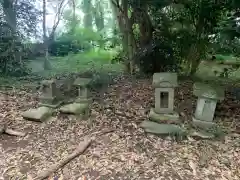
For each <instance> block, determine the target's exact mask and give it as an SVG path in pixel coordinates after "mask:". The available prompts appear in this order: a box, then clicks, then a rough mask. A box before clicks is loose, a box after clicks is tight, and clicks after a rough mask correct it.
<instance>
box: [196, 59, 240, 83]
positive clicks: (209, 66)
mask: <svg viewBox="0 0 240 180" xmlns="http://www.w3.org/2000/svg"><path fill="white" fill-rule="evenodd" d="M219 57H221V58H219ZM217 59H218V60H221V61H234V62H235V61H237V60H238V59H237V58H236V57H233V56H223V55H218V56H217ZM224 68H231V66H230V65H225V64H219V63H216V62H209V61H203V62H201V63H200V65H199V67H198V71H197V72H196V76H197V77H198V78H200V79H202V80H216V81H221V82H229V83H231V82H240V68H238V69H237V70H234V71H231V72H230V73H229V76H228V78H222V77H218V75H219V74H218V75H217V76H216V75H215V73H214V71H217V72H223V71H224Z"/></svg>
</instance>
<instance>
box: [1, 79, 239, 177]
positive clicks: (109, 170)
mask: <svg viewBox="0 0 240 180" xmlns="http://www.w3.org/2000/svg"><path fill="white" fill-rule="evenodd" d="M191 90H192V82H191V81H184V82H181V83H180V86H179V87H178V88H177V93H176V99H177V100H176V110H177V111H178V112H179V113H180V114H181V120H182V121H183V123H188V122H189V121H191V115H192V113H193V112H194V108H195V103H196V98H195V97H193V95H192V92H191ZM37 97H38V94H37V93H29V92H26V91H15V92H14V91H11V92H10V91H9V92H8V93H7V94H6V93H3V92H2V93H1V94H0V100H1V101H0V123H5V124H7V125H8V126H9V127H11V128H13V129H16V130H19V131H24V132H26V133H27V135H26V136H25V137H13V136H8V135H5V134H3V135H0V179H4V180H8V179H14V180H15V179H17V180H20V179H28V180H30V179H31V177H35V176H36V175H38V174H39V173H40V172H41V171H42V170H45V169H48V168H49V166H51V165H52V164H53V163H56V162H58V161H59V160H61V159H62V158H64V157H66V156H67V155H68V154H70V153H71V152H73V151H74V150H75V148H76V147H77V145H78V144H79V143H80V142H81V141H82V139H83V137H84V136H85V135H87V134H88V135H91V134H92V133H94V132H98V131H103V130H104V129H114V131H113V132H111V133H108V134H105V135H102V136H97V137H96V139H95V140H94V141H93V142H92V143H91V145H90V146H89V148H88V149H87V150H86V152H84V154H82V155H80V156H79V157H77V158H75V159H74V160H73V161H71V162H70V163H68V164H67V165H66V166H64V167H63V168H62V169H60V170H59V171H58V172H57V173H56V174H54V175H53V177H55V178H53V177H52V178H49V179H56V180H57V179H58V180H60V179H64V180H65V179H66V180H97V179H99V180H100V179H101V180H106V179H116V180H117V179H121V180H123V179H129V180H134V179H138V180H144V179H146V180H151V179H152V180H160V179H164V180H174V179H175V180H188V179H189V180H203V179H205V180H208V179H209V180H218V179H219V180H239V179H240V168H239V167H240V121H239V119H240V102H239V101H237V100H235V99H234V98H233V97H232V95H231V94H230V93H226V99H225V100H224V101H223V102H221V103H219V104H218V105H217V110H216V117H215V119H216V120H217V121H218V123H220V124H222V125H224V127H225V130H227V131H228V134H227V135H226V136H225V137H224V138H222V139H220V140H196V139H193V138H191V137H188V138H187V139H184V140H181V141H176V140H175V139H173V138H171V137H165V138H160V137H157V136H155V135H150V134H146V133H144V131H143V130H142V129H141V128H139V123H141V122H142V121H143V120H145V119H147V115H148V111H149V109H150V107H152V106H153V89H152V87H151V80H150V79H144V80H136V81H131V80H129V79H126V78H124V77H122V78H119V79H116V82H115V84H113V85H111V86H110V87H109V88H108V90H107V92H105V93H104V94H102V95H98V97H99V99H100V101H99V100H98V101H95V102H94V103H93V105H92V112H91V116H90V118H89V119H88V120H81V119H79V118H78V117H75V116H70V115H60V114H58V113H56V115H55V116H53V117H52V118H51V119H50V120H49V121H47V122H44V123H41V124H40V123H35V122H31V121H26V120H23V119H22V117H21V112H23V111H24V110H26V109H29V108H31V107H34V106H37V102H38V98H37ZM90 122H91V123H90ZM57 177H59V178H57Z"/></svg>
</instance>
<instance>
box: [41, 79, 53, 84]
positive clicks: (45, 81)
mask: <svg viewBox="0 0 240 180" xmlns="http://www.w3.org/2000/svg"><path fill="white" fill-rule="evenodd" d="M53 83H56V80H55V79H50V80H43V81H42V84H53Z"/></svg>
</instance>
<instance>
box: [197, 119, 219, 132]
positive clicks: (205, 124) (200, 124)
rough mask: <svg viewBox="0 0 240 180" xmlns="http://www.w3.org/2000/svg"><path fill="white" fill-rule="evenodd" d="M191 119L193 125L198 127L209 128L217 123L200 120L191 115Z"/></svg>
mask: <svg viewBox="0 0 240 180" xmlns="http://www.w3.org/2000/svg"><path fill="white" fill-rule="evenodd" d="M192 120H193V121H192V124H193V126H195V127H197V128H200V129H210V128H213V127H216V126H217V124H216V123H214V122H210V121H202V120H199V119H196V118H195V117H192Z"/></svg>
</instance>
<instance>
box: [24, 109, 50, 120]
mask: <svg viewBox="0 0 240 180" xmlns="http://www.w3.org/2000/svg"><path fill="white" fill-rule="evenodd" d="M52 113H53V110H52V109H51V108H48V107H39V108H37V109H29V110H27V111H25V112H23V114H22V116H23V118H24V119H27V120H32V121H37V122H43V121H45V120H47V119H48V118H49V117H50V116H51V115H52Z"/></svg>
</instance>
